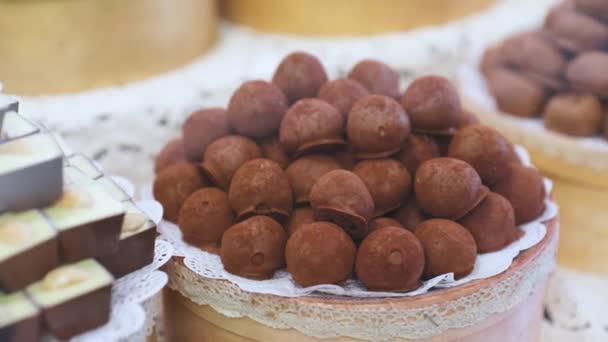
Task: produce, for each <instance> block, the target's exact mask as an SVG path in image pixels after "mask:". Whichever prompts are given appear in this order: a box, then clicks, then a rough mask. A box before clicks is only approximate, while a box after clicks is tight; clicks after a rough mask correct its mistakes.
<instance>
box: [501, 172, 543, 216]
mask: <svg viewBox="0 0 608 342" xmlns="http://www.w3.org/2000/svg"><path fill="white" fill-rule="evenodd" d="M492 191H494V192H496V193H498V194H500V195H502V196H504V197H505V198H506V199H507V200H509V202H511V205H512V206H513V210H514V212H515V223H516V224H522V223H526V222H529V221H532V220H534V219H535V218H537V217H538V216H540V214H542V212H543V211H544V210H545V197H546V196H547V194H546V191H545V184H544V181H543V176H542V175H541V173H540V172H539V171H538V170H537V169H535V168H532V167H525V166H522V165H519V164H510V165H509V170H508V172H507V174H506V176H505V177H504V178H503V179H501V180H500V181H498V182H497V183H496V184H494V186H493V187H492Z"/></svg>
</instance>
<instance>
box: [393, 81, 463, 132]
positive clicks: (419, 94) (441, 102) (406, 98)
mask: <svg viewBox="0 0 608 342" xmlns="http://www.w3.org/2000/svg"><path fill="white" fill-rule="evenodd" d="M401 105H402V106H403V108H404V109H405V111H406V112H407V113H408V114H409V116H410V118H411V119H412V126H413V128H414V131H420V132H432V133H435V132H449V131H450V130H453V129H454V128H455V127H457V126H458V122H459V117H460V113H461V112H462V107H461V104H460V96H459V95H458V91H457V90H456V88H454V86H453V85H452V82H450V81H449V80H448V79H446V78H445V77H441V76H435V75H430V76H424V77H420V78H418V79H416V80H414V82H412V84H410V85H409V87H407V89H406V90H405V93H404V94H403V96H402V97H401Z"/></svg>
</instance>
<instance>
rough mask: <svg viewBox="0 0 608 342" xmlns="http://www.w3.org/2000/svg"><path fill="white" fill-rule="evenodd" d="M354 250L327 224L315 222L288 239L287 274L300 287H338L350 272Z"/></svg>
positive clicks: (350, 242) (346, 238)
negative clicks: (324, 285)
mask: <svg viewBox="0 0 608 342" xmlns="http://www.w3.org/2000/svg"><path fill="white" fill-rule="evenodd" d="M356 253H357V247H356V246H355V243H354V242H353V240H352V239H351V238H350V237H349V236H348V235H347V234H346V233H345V232H344V230H342V228H340V227H338V226H336V225H335V224H333V223H330V222H314V223H310V224H307V225H305V226H303V227H302V228H300V229H298V230H297V231H296V232H294V233H293V235H291V237H290V238H289V240H288V241H287V247H286V248H285V261H286V262H287V270H288V271H289V273H291V275H292V276H293V279H294V280H295V281H296V282H297V283H298V284H300V285H301V286H304V287H307V286H313V285H319V284H339V283H341V282H343V281H346V280H348V279H349V278H350V276H351V275H352V272H353V264H354V262H355V254H356Z"/></svg>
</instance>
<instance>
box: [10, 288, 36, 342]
mask: <svg viewBox="0 0 608 342" xmlns="http://www.w3.org/2000/svg"><path fill="white" fill-rule="evenodd" d="M39 338H40V311H39V310H38V308H37V307H36V306H35V305H34V303H32V302H31V301H30V300H29V299H28V298H27V297H26V296H25V294H24V293H23V292H14V293H11V294H6V293H1V292H0V341H2V342H37V341H38V339H39Z"/></svg>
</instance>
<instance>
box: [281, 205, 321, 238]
mask: <svg viewBox="0 0 608 342" xmlns="http://www.w3.org/2000/svg"><path fill="white" fill-rule="evenodd" d="M313 222H315V217H314V212H313V211H312V208H311V207H300V208H296V209H295V210H294V211H293V213H292V214H291V216H290V217H289V221H287V224H285V230H286V231H287V236H291V235H292V234H293V233H294V232H295V231H296V230H298V229H300V228H302V227H304V226H305V225H307V224H309V223H313Z"/></svg>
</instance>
